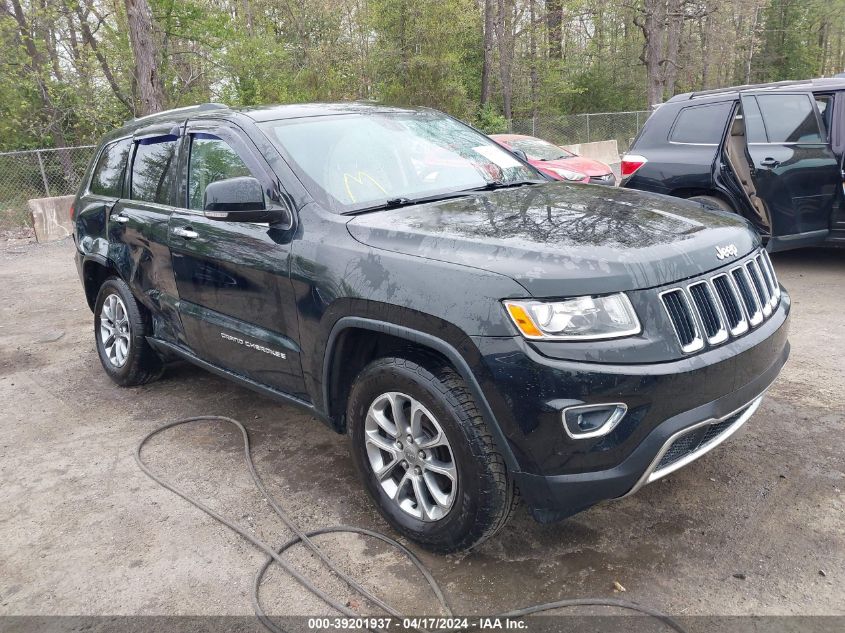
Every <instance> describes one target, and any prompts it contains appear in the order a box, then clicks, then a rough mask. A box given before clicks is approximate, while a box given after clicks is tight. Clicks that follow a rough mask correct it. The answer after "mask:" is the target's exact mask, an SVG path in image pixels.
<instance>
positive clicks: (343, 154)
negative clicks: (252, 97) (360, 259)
mask: <svg viewBox="0 0 845 633" xmlns="http://www.w3.org/2000/svg"><path fill="white" fill-rule="evenodd" d="M260 127H261V128H262V129H263V131H264V132H265V133H266V134H267V136H268V137H269V138H270V140H271V141H272V142H273V143H274V144H275V145H276V147H277V148H278V149H279V151H281V153H282V154H283V155H284V156H285V157H286V158H287V159H288V160H289V161H290V163H291V167H292V168H293V169H294V171H296V172H297V175H298V176H299V177H300V178H301V179H302V181H303V182H304V184H305V186H306V188H308V190H309V192H310V193H311V195H313V196H314V197H315V198H317V199H318V200H320V202H322V203H323V204H324V205H325V206H327V207H328V208H330V209H332V210H334V211H337V212H340V213H346V212H351V211H356V210H360V209H366V208H368V207H373V206H379V205H383V204H385V203H388V202H389V201H395V200H398V199H406V200H409V201H413V200H415V199H417V198H428V197H432V196H434V197H436V196H437V195H438V194H448V193H454V192H458V191H464V190H467V189H477V188H480V187H485V186H487V185H490V184H491V183H497V184H502V185H508V184H515V183H518V182H522V181H526V180H529V181H536V180H540V179H542V176H541V175H540V174H538V173H537V172H536V171H535V170H534V169H533V168H532V167H529V166H526V165H524V164H523V163H522V162H520V161H519V160H517V159H516V158H515V157H514V156H513V155H512V154H511V153H510V152H508V151H506V150H504V149H502V148H501V147H500V146H499V145H497V144H496V143H494V142H493V141H491V140H490V139H489V138H487V137H486V136H484V135H483V134H481V133H479V132H476V131H475V130H473V129H472V128H470V127H468V126H466V125H464V124H462V123H460V122H459V121H456V120H455V119H453V118H451V117H448V116H446V115H444V114H441V113H439V112H431V111H419V112H416V111H405V112H376V111H368V112H363V113H360V114H359V113H354V114H341V115H334V116H320V117H307V118H299V119H287V120H280V121H269V122H266V123H262V124H260Z"/></svg>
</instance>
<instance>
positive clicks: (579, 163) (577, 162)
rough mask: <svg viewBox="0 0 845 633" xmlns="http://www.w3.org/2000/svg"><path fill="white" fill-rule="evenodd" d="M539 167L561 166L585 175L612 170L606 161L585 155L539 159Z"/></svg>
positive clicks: (606, 172)
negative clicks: (585, 156)
mask: <svg viewBox="0 0 845 633" xmlns="http://www.w3.org/2000/svg"><path fill="white" fill-rule="evenodd" d="M536 164H537V166H538V167H560V168H561V169H570V170H572V171H578V172H581V173H582V174H584V175H585V176H604V175H605V174H609V173H610V172H611V169H610V167H608V166H607V165H605V164H604V163H602V162H600V161H597V160H593V159H592V158H584V157H583V156H571V157H569V158H559V159H557V160H542V161H537V163H536Z"/></svg>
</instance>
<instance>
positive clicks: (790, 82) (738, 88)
mask: <svg viewBox="0 0 845 633" xmlns="http://www.w3.org/2000/svg"><path fill="white" fill-rule="evenodd" d="M802 84H812V79H791V80H786V81H770V82H768V83H764V84H744V85H742V86H729V87H727V88H713V89H712V90H699V91H698V92H691V93H690V95H689V98H690V99H695V98H696V97H704V96H708V95H717V94H721V93H723V92H740V91H742V90H756V89H762V88H780V87H782V86H799V85H802Z"/></svg>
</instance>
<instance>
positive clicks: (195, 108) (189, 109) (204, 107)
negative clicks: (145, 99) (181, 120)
mask: <svg viewBox="0 0 845 633" xmlns="http://www.w3.org/2000/svg"><path fill="white" fill-rule="evenodd" d="M228 109H229V106H227V105H225V104H223V103H200V104H197V105H192V106H184V107H182V108H172V109H170V110H162V111H161V112H153V113H152V114H145V115H144V116H138V117H135V118H134V119H129V120H128V121H126V122H125V123H124V125H129V124H130V123H137V122H138V121H145V120H147V119H152V118H153V117H157V116H163V115H166V114H174V113H177V112H181V113H184V114H191V113H194V112H206V111H208V110H228Z"/></svg>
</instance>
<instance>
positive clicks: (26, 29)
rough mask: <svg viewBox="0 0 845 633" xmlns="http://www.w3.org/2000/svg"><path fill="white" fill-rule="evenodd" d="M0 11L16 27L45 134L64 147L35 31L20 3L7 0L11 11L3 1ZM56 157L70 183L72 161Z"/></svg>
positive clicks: (63, 154) (67, 156) (64, 153)
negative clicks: (37, 99) (11, 19)
mask: <svg viewBox="0 0 845 633" xmlns="http://www.w3.org/2000/svg"><path fill="white" fill-rule="evenodd" d="M0 8H1V9H2V12H3V13H5V14H7V15H10V16H11V17H12V18H14V20H15V23H16V24H17V30H18V35H19V37H20V41H21V42H22V43H23V47H24V50H26V54H27V57H28V59H29V62H28V68H27V70H28V71H29V74H30V75H31V76H32V78H33V79H34V82H35V85H36V87H37V89H38V97H39V100H40V101H41V108H42V110H43V112H44V115H45V116H46V118H47V131H48V132H49V133H50V136H52V137H53V145H54V146H55V147H57V148H65V147H67V141H66V139H65V132H64V129H63V128H62V117H63V113H62V110H61V108H59V107H58V106H57V105H56V103H55V102H54V101H53V97H52V95H51V94H50V86H49V82H48V74H47V70H46V68H45V64H47V65H50V64H51V62H50V61H49V60H45V59H44V55H43V54H42V53H41V51H40V50H39V49H38V46H37V45H36V43H35V35H34V32H35V29H34V28H33V25H32V24H31V23H30V21H29V20H28V19H27V16H26V13H25V12H24V9H23V7H22V6H21V3H20V0H11V9H10V8H9V7H8V6H7V5H6V3H5V2H4V3H3V4H2V5H0ZM42 35H43V34H42ZM57 79H58V77H57ZM58 155H59V161H60V162H61V164H62V171H63V172H64V176H65V179H66V180H67V181H68V182H73V181H74V180H75V178H76V176H75V174H74V169H73V162H72V161H71V158H70V154H69V153H68V152H67V150H66V149H59V152H58Z"/></svg>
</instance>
